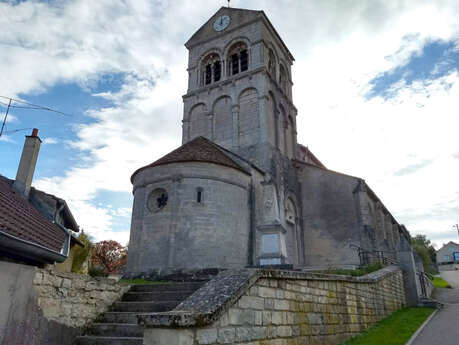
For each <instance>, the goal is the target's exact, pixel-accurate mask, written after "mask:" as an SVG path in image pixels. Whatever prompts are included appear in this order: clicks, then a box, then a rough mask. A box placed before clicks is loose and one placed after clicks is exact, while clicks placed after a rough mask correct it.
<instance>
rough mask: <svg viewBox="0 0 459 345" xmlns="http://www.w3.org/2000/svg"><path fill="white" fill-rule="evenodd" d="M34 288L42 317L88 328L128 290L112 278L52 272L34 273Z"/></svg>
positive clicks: (127, 287) (71, 325)
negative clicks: (89, 324) (87, 326)
mask: <svg viewBox="0 0 459 345" xmlns="http://www.w3.org/2000/svg"><path fill="white" fill-rule="evenodd" d="M33 286H34V289H35V290H36V291H37V293H38V301H37V303H38V306H39V308H40V310H41V311H42V313H43V316H44V317H45V318H46V319H47V320H53V321H56V322H58V323H61V324H64V325H66V326H70V327H82V326H85V325H87V324H88V323H89V322H91V321H93V320H94V319H95V318H96V317H97V315H99V314H101V313H103V312H105V311H106V310H107V308H108V306H110V305H111V304H112V303H113V302H115V301H116V300H118V299H119V298H120V297H121V295H122V294H123V293H125V292H126V291H127V290H128V289H129V286H127V285H126V286H122V285H120V284H118V283H117V282H116V281H115V280H113V279H106V278H92V277H90V276H86V275H82V274H74V273H59V272H55V271H51V270H37V272H36V273H35V277H34V280H33Z"/></svg>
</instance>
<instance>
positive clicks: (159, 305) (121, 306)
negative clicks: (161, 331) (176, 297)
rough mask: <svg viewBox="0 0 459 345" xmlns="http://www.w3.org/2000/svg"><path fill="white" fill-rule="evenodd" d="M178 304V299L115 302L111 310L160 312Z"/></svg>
mask: <svg viewBox="0 0 459 345" xmlns="http://www.w3.org/2000/svg"><path fill="white" fill-rule="evenodd" d="M178 304H179V302H178V301H161V302H115V303H113V304H112V306H111V308H110V310H111V311H124V312H139V313H149V312H161V311H169V310H172V309H174V308H175V307H176V306H177V305H178Z"/></svg>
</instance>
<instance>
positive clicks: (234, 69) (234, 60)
mask: <svg viewBox="0 0 459 345" xmlns="http://www.w3.org/2000/svg"><path fill="white" fill-rule="evenodd" d="M238 73H239V56H238V55H237V54H233V55H231V74H232V75H235V74H238Z"/></svg>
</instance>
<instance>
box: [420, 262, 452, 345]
mask: <svg viewBox="0 0 459 345" xmlns="http://www.w3.org/2000/svg"><path fill="white" fill-rule="evenodd" d="M441 276H442V278H443V279H445V280H446V281H448V282H449V283H450V284H451V286H453V287H454V289H439V288H436V289H435V291H434V295H433V298H434V299H436V300H437V301H440V302H442V303H444V307H443V308H442V309H441V310H440V311H439V312H438V313H437V314H436V315H435V316H434V318H433V319H432V320H431V321H430V322H429V324H428V325H427V326H426V327H425V328H424V329H423V330H422V332H421V333H420V334H419V335H418V337H417V338H416V340H415V341H414V342H413V345H437V344H438V345H458V344H459V271H445V272H441Z"/></svg>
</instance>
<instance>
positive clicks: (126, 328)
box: [88, 323, 143, 337]
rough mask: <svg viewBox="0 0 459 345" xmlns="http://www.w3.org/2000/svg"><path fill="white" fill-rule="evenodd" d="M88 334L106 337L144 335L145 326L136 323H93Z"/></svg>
mask: <svg viewBox="0 0 459 345" xmlns="http://www.w3.org/2000/svg"><path fill="white" fill-rule="evenodd" d="M88 334H90V335H97V336H104V337H143V327H142V326H139V325H137V324H136V323H135V324H129V323H93V324H92V326H91V327H90V328H89V330H88Z"/></svg>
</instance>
